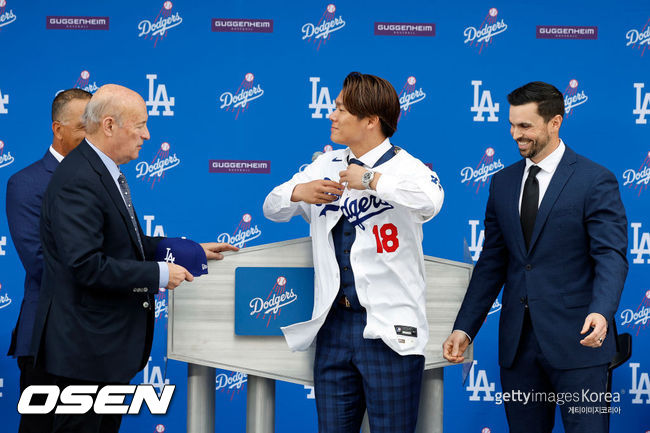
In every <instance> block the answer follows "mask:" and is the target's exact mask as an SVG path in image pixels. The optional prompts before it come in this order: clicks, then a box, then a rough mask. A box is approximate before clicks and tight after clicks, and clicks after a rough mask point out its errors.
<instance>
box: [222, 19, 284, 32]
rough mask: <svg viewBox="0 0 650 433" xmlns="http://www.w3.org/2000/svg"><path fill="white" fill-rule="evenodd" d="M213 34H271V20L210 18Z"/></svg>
mask: <svg viewBox="0 0 650 433" xmlns="http://www.w3.org/2000/svg"><path fill="white" fill-rule="evenodd" d="M212 31H213V32H236V33H273V20H253V19H248V18H212Z"/></svg>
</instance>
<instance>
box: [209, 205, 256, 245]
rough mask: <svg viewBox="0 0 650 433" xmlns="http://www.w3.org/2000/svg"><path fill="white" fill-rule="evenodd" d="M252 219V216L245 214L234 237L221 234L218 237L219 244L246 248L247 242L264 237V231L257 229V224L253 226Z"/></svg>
mask: <svg viewBox="0 0 650 433" xmlns="http://www.w3.org/2000/svg"><path fill="white" fill-rule="evenodd" d="M252 219H253V218H252V217H251V214H249V213H246V214H244V216H242V218H241V221H239V224H238V225H237V228H236V229H235V232H234V233H233V234H232V235H231V234H229V233H221V234H220V235H219V236H217V242H225V243H228V244H230V245H234V246H236V247H238V248H244V247H245V246H246V243H247V242H250V241H252V240H253V239H257V238H259V237H260V236H261V235H262V230H260V229H259V228H258V227H257V224H255V225H254V226H251V221H252Z"/></svg>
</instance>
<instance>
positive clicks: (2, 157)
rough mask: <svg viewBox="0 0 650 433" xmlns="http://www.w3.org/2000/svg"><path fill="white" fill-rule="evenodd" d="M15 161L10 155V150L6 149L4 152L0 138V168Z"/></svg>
mask: <svg viewBox="0 0 650 433" xmlns="http://www.w3.org/2000/svg"><path fill="white" fill-rule="evenodd" d="M14 161H15V159H14V157H13V156H11V152H9V151H7V152H6V153H5V143H4V141H2V140H0V168H3V167H6V166H8V165H11V164H13V163H14Z"/></svg>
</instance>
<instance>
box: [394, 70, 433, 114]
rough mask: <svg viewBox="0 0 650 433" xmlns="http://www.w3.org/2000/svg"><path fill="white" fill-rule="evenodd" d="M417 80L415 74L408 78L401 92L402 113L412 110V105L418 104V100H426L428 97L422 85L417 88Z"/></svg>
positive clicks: (400, 104) (400, 105) (400, 106)
mask: <svg viewBox="0 0 650 433" xmlns="http://www.w3.org/2000/svg"><path fill="white" fill-rule="evenodd" d="M416 82H417V80H416V79H415V77H414V76H413V75H411V76H410V77H408V78H407V79H406V83H404V87H402V90H401V91H400V92H399V95H398V96H399V108H401V110H402V114H405V113H407V112H410V111H411V105H413V104H417V103H418V102H422V101H424V99H425V98H426V97H427V94H426V93H425V92H424V90H422V87H420V88H417V87H416V86H415V83H416Z"/></svg>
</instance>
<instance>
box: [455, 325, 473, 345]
mask: <svg viewBox="0 0 650 433" xmlns="http://www.w3.org/2000/svg"><path fill="white" fill-rule="evenodd" d="M454 331H460V332H462V333H463V334H465V335H467V338H469V342H470V344H471V343H472V337H470V336H469V334H468V333H467V332H465V331H463V330H462V329H454Z"/></svg>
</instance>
